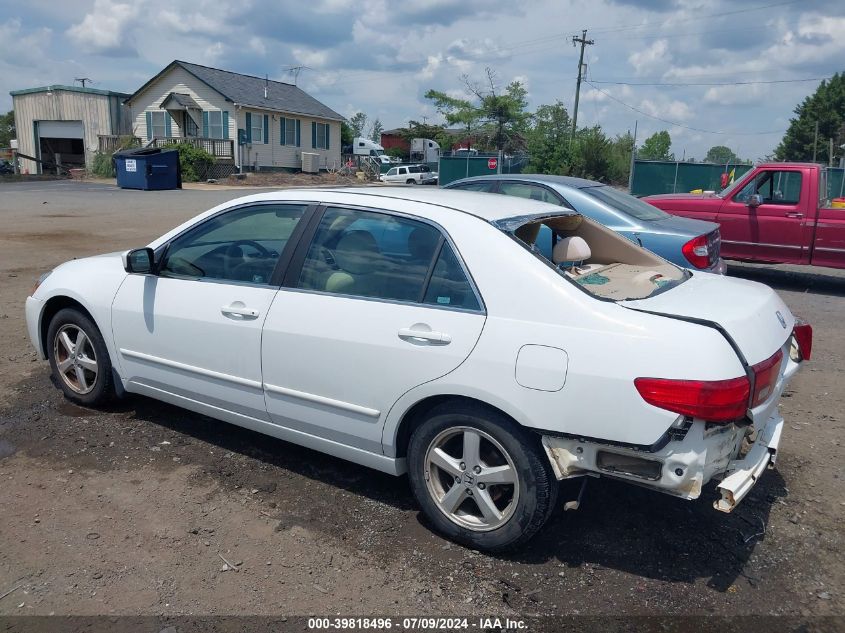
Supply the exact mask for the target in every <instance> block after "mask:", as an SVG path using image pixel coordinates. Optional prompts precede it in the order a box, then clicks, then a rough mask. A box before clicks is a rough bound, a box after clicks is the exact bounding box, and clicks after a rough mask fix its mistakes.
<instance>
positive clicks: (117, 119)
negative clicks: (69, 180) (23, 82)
mask: <svg viewBox="0 0 845 633" xmlns="http://www.w3.org/2000/svg"><path fill="white" fill-rule="evenodd" d="M10 94H11V95H12V102H13V106H14V110H15V127H16V129H17V135H18V152H19V154H23V155H26V156H31V157H33V158H37V159H39V160H42V161H46V162H47V163H55V162H57V159H58V160H59V161H60V162H61V164H62V165H64V166H67V167H84V166H86V165H89V166H90V164H91V162H92V161H93V159H94V152H96V151H97V148H98V136H100V135H122V134H131V133H132V128H131V126H132V120H131V115H130V112H129V108H128V107H126V106H125V105H123V101H124V100H125V99H126V98H127V97H128V96H129V95H128V94H124V93H122V92H111V91H110V90H97V89H96V88H79V87H76V86H45V87H43V88H29V89H27V90H15V91H12V92H11V93H10ZM21 169H22V171H23V172H24V173H30V174H40V173H42V172H43V171H45V165H43V164H42V163H39V162H36V161H33V160H28V159H24V158H21ZM49 169H50V167H49V166H46V170H48V171H49Z"/></svg>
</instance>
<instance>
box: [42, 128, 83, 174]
mask: <svg viewBox="0 0 845 633" xmlns="http://www.w3.org/2000/svg"><path fill="white" fill-rule="evenodd" d="M36 130H37V131H38V143H37V145H38V150H39V154H40V156H39V157H40V158H41V160H43V161H47V162H46V164H42V165H41V166H40V167H41V168H40V172H41V173H46V172H52V171H53V169H55V164H56V163H61V164H62V166H64V167H65V168H67V167H84V166H85V143H84V141H83V138H84V135H85V128H84V127H83V126H82V121H38V124H37V126H36Z"/></svg>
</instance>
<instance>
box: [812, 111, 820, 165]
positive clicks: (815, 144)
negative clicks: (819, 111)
mask: <svg viewBox="0 0 845 633" xmlns="http://www.w3.org/2000/svg"><path fill="white" fill-rule="evenodd" d="M818 144H819V120H818V119H816V134H815V136H813V162H814V163H815V162H816V147H818Z"/></svg>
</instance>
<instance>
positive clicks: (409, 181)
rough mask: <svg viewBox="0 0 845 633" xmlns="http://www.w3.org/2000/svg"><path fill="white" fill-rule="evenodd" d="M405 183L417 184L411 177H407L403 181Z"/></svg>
mask: <svg viewBox="0 0 845 633" xmlns="http://www.w3.org/2000/svg"><path fill="white" fill-rule="evenodd" d="M405 184H406V185H415V184H417V181H416V180H414V179H413V178H408V180H406V181H405Z"/></svg>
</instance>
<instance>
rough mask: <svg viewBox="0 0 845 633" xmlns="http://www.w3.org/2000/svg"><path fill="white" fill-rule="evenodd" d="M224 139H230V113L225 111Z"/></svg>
mask: <svg viewBox="0 0 845 633" xmlns="http://www.w3.org/2000/svg"><path fill="white" fill-rule="evenodd" d="M223 138H226V139H227V138H229V112H228V111H227V110H223Z"/></svg>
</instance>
